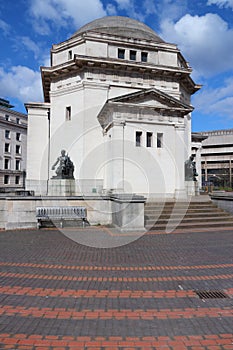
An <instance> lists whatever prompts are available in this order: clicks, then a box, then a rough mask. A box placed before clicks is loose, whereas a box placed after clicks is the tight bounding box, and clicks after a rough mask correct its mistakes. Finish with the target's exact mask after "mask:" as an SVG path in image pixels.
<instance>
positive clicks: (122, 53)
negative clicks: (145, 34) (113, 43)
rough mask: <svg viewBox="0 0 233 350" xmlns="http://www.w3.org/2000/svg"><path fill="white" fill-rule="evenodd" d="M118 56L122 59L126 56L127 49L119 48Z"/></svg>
mask: <svg viewBox="0 0 233 350" xmlns="http://www.w3.org/2000/svg"><path fill="white" fill-rule="evenodd" d="M118 58H121V59H124V58H125V50H124V49H118Z"/></svg>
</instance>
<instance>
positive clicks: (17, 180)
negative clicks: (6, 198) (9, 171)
mask: <svg viewBox="0 0 233 350" xmlns="http://www.w3.org/2000/svg"><path fill="white" fill-rule="evenodd" d="M15 184H16V185H19V184H20V176H19V175H16V177H15Z"/></svg>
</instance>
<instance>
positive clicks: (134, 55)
mask: <svg viewBox="0 0 233 350" xmlns="http://www.w3.org/2000/svg"><path fill="white" fill-rule="evenodd" d="M136 56H137V51H134V50H130V52H129V59H130V60H131V61H136Z"/></svg>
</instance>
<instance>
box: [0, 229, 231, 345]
mask: <svg viewBox="0 0 233 350" xmlns="http://www.w3.org/2000/svg"><path fill="white" fill-rule="evenodd" d="M77 231H79V235H80V237H81V236H82V235H85V234H89V235H90V234H91V235H93V240H95V239H97V238H96V237H101V239H103V240H104V239H105V238H106V237H107V236H108V235H110V234H111V231H110V230H106V229H104V228H101V227H96V228H91V229H90V228H86V229H77ZM200 231H201V230H199V231H197V230H196V231H195V232H191V231H190V232H188V231H183V232H181V231H180V232H179V231H178V232H176V233H170V234H164V233H161V234H159V233H157V232H149V233H146V234H144V235H142V236H141V237H138V238H137V239H135V240H132V241H131V243H128V244H124V245H120V246H118V247H115V248H96V247H95V246H94V245H95V244H93V246H92V247H90V246H87V245H85V244H81V243H80V241H79V243H77V242H75V241H73V240H71V239H70V238H69V237H68V236H67V235H65V234H63V232H60V231H59V230H57V229H43V230H17V231H2V232H0V249H1V251H0V254H1V258H0V268H1V272H0V304H1V309H0V313H1V316H0V349H24V350H26V349H28V350H29V349H30V350H31V349H33V350H34V349H36V350H42V349H43V350H49V349H54V350H55V349H56V350H58V349H59V350H62V349H63V350H68V349H79V350H81V349H90V350H97V349H99V350H100V349H101V350H102V349H108V350H110V349H111V350H115V349H124V350H126V349H127V350H130V349H138V350H139V349H145V350H149V349H161V350H168V349H170V350H175V349H176V350H184V349H186V350H201V349H208V350H218V349H233V317H232V316H233V310H232V304H233V284H232V280H233V229H232V230H231V229H229V228H226V229H224V230H223V229H215V230H208V229H206V230H203V232H200ZM105 236H106V237H105ZM83 237H84V236H83ZM106 239H107V238H106ZM84 241H85V240H84ZM200 291H202V292H206V294H204V295H202V296H201V297H200V296H198V294H197V293H196V292H200ZM209 291H212V292H216V293H214V294H212V295H211V298H208V296H209V295H208V293H207V292H209Z"/></svg>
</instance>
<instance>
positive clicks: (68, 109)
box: [66, 106, 71, 121]
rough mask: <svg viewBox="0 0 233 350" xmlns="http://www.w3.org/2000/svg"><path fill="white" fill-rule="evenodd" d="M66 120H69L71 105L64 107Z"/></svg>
mask: <svg viewBox="0 0 233 350" xmlns="http://www.w3.org/2000/svg"><path fill="white" fill-rule="evenodd" d="M66 120H67V121H68V120H71V106H68V107H66Z"/></svg>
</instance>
